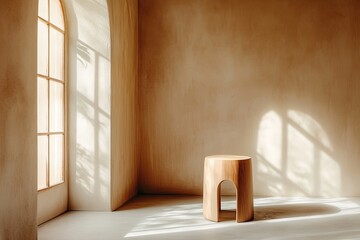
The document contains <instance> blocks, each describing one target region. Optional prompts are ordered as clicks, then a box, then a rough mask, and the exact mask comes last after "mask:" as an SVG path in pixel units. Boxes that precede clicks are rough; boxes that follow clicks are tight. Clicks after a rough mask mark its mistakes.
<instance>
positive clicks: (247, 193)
mask: <svg viewBox="0 0 360 240" xmlns="http://www.w3.org/2000/svg"><path fill="white" fill-rule="evenodd" d="M225 180H227V181H230V182H232V183H234V185H235V190H236V221H237V222H244V221H250V220H252V219H253V218H254V204H253V189H252V167H251V157H248V156H238V155H214V156H208V157H206V158H205V162H204V189H203V191H204V193H203V214H204V217H205V218H206V219H209V220H211V221H215V222H218V221H219V212H220V206H221V197H220V194H221V183H222V182H223V181H225Z"/></svg>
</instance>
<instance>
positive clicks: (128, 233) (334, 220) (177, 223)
mask: <svg viewBox="0 0 360 240" xmlns="http://www.w3.org/2000/svg"><path fill="white" fill-rule="evenodd" d="M228 199H230V200H228ZM222 209H227V211H226V212H222V213H221V214H227V217H226V218H223V219H225V220H224V221H221V222H218V223H215V222H211V221H208V220H205V219H204V218H203V216H202V197H200V196H146V195H145V196H139V197H136V198H135V199H133V200H131V201H130V202H129V203H128V204H126V205H125V206H124V207H122V208H120V209H118V210H117V211H114V212H86V211H73V212H68V213H66V214H63V215H61V216H60V217H58V218H55V219H54V220H52V221H49V222H47V223H45V224H42V225H41V226H39V234H38V235H39V236H38V239H40V240H45V239H78V240H81V239H132V240H133V239H169V238H171V239H186V238H188V239H225V240H226V239H289V238H291V239H359V238H360V230H358V226H359V224H360V198H328V199H326V198H285V197H276V198H275V197H269V198H256V199H255V219H254V221H251V222H246V223H236V222H235V214H229V213H231V211H230V210H229V209H235V201H234V200H233V197H231V196H230V197H223V198H222ZM233 213H234V212H233ZM229 216H230V219H229Z"/></svg>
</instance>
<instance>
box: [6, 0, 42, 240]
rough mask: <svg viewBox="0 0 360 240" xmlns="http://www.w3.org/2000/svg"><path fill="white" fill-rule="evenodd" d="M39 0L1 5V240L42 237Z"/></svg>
mask: <svg viewBox="0 0 360 240" xmlns="http://www.w3.org/2000/svg"><path fill="white" fill-rule="evenodd" d="M36 17H37V1H36V0H29V1H22V0H13V1H2V2H1V7H0V32H1V34H0V53H1V59H0V203H1V207H0V239H36V236H37V234H36V231H37V229H36V199H37V180H36V172H37V160H36V149H37V139H36V126H37V125H36V91H37V88H36V61H34V60H35V59H36V32H37V30H36V29H37V18H36Z"/></svg>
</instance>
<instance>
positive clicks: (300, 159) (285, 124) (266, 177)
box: [254, 110, 341, 197]
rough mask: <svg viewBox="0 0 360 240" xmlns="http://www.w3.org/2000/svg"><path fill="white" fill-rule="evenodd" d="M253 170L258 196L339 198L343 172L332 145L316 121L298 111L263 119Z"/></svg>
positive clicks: (266, 116) (268, 114)
mask: <svg viewBox="0 0 360 240" xmlns="http://www.w3.org/2000/svg"><path fill="white" fill-rule="evenodd" d="M254 170H255V176H254V178H255V182H254V190H255V194H257V195H272V196H284V195H287V196H325V197H331V196H338V195H339V194H340V184H341V172H340V168H339V165H338V163H337V162H336V161H335V159H334V158H333V149H332V146H331V142H330V140H329V138H328V136H327V134H326V132H325V131H324V129H323V128H322V127H321V125H320V124H319V123H318V122H317V121H316V120H314V119H313V118H312V117H311V116H309V115H307V114H305V113H302V112H299V111H294V110H289V111H287V112H284V113H281V114H279V113H276V112H275V111H269V112H268V113H266V114H265V115H264V116H263V118H262V120H261V123H260V125H259V133H258V144H257V157H256V159H255V161H254Z"/></svg>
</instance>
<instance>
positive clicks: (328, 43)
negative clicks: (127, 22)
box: [139, 0, 360, 196]
mask: <svg viewBox="0 0 360 240" xmlns="http://www.w3.org/2000/svg"><path fill="white" fill-rule="evenodd" d="M139 16H140V17H139V35H140V36H139V46H140V51H139V61H140V68H139V73H140V75H139V101H140V103H139V104H140V109H141V111H140V116H139V119H140V129H141V130H140V132H141V136H140V146H141V151H140V161H141V162H140V178H139V179H140V191H141V192H146V193H188V194H201V193H202V178H203V161H204V157H205V156H207V155H212V154H225V153H232V154H241V155H250V156H252V157H253V178H254V192H255V194H257V195H272V196H278V195H287V196H359V195H360V189H359V187H358V183H359V181H360V175H359V174H358V173H359V171H360V159H359V156H360V125H359V121H360V106H359V103H360V81H359V78H360V48H359V45H360V38H359V36H360V35H359V34H360V28H359V26H360V21H359V16H360V2H359V1H350V0H333V1H328V0H320V1H311V0H309V1H290V0H289V1H253V0H241V1H240V0H224V1H216V0H173V1H162V0H140V1H139ZM231 191H232V189H231V188H226V189H225V190H224V193H231Z"/></svg>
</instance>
